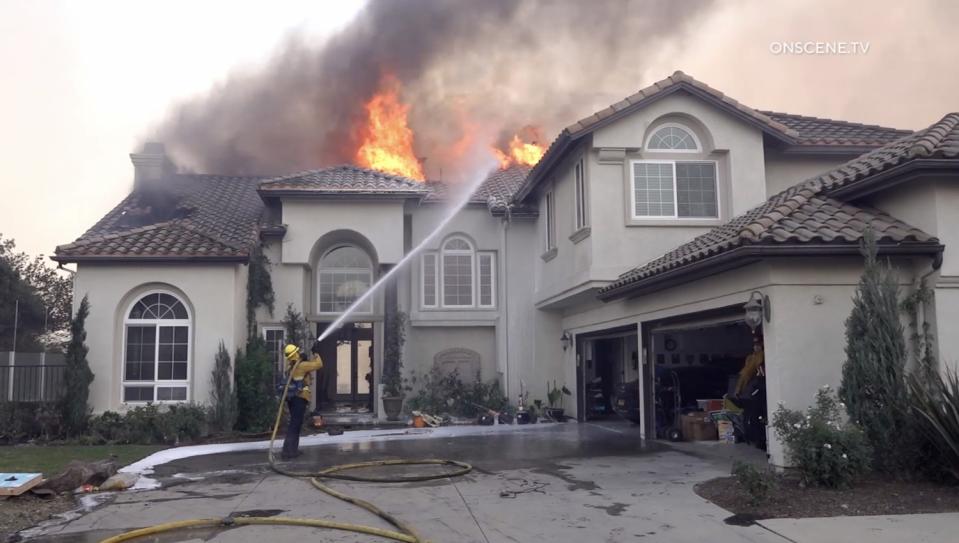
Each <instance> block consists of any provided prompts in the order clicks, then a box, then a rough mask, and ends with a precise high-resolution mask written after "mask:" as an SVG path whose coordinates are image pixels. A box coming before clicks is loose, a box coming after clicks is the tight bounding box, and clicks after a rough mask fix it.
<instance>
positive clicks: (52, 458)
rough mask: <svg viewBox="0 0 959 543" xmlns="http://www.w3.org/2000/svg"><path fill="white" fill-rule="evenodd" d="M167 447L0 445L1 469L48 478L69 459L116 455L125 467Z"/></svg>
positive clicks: (88, 458)
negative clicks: (37, 474) (42, 475)
mask: <svg viewBox="0 0 959 543" xmlns="http://www.w3.org/2000/svg"><path fill="white" fill-rule="evenodd" d="M165 448H166V447H163V446H160V445H86V446H84V445H50V446H42V445H22V446H3V447H0V472H6V473H11V472H13V473H43V474H44V475H45V476H47V477H50V476H52V475H56V474H57V473H59V472H60V471H62V470H63V467H64V466H66V465H67V463H69V462H70V461H71V460H86V461H90V460H104V459H106V458H108V457H109V456H110V455H111V454H113V455H116V457H117V462H118V463H119V465H120V466H126V465H127V464H131V463H133V462H136V461H137V460H139V459H141V458H144V457H146V456H148V455H150V454H153V453H155V452H156V451H159V450H161V449H165Z"/></svg>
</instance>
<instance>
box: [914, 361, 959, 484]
mask: <svg viewBox="0 0 959 543" xmlns="http://www.w3.org/2000/svg"><path fill="white" fill-rule="evenodd" d="M909 391H910V398H911V402H912V410H913V413H915V414H917V415H918V416H917V426H918V427H919V429H920V430H921V431H922V432H923V434H924V435H925V436H926V438H927V439H929V441H930V442H932V444H933V446H935V448H936V450H937V451H938V453H939V454H938V458H936V460H937V463H938V464H940V465H941V467H942V468H943V469H944V470H945V471H946V472H947V473H949V474H950V475H952V477H953V478H955V479H956V480H959V370H956V369H952V368H949V369H947V370H946V373H945V375H940V376H938V377H937V378H934V379H926V378H924V376H920V375H912V376H910V379H909Z"/></svg>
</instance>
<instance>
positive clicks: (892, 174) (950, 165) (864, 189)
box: [826, 158, 959, 200]
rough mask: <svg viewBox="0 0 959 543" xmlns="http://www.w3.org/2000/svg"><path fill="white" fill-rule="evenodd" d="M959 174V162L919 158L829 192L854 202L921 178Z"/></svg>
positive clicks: (831, 194) (828, 192)
mask: <svg viewBox="0 0 959 543" xmlns="http://www.w3.org/2000/svg"><path fill="white" fill-rule="evenodd" d="M956 172H959V160H957V159H949V158H918V159H913V160H910V161H908V162H904V163H902V164H899V165H897V166H893V167H892V168H889V169H888V170H884V171H882V172H879V173H877V174H875V175H871V176H868V177H864V178H862V179H859V180H857V181H854V182H852V183H849V184H847V185H845V186H842V187H839V188H836V189H831V190H827V191H826V193H827V194H828V195H829V196H831V197H833V198H840V199H843V200H853V199H856V198H862V197H865V196H869V195H870V194H874V193H876V192H879V191H882V190H886V189H888V188H891V187H894V186H896V185H900V184H902V183H906V182H908V181H912V180H914V179H916V178H919V177H925V176H930V175H936V174H955V173H956Z"/></svg>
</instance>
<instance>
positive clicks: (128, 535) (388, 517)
mask: <svg viewBox="0 0 959 543" xmlns="http://www.w3.org/2000/svg"><path fill="white" fill-rule="evenodd" d="M297 364H299V362H297ZM295 369H296V366H295V365H294V367H293V368H292V369H291V370H290V376H289V377H288V378H287V380H286V385H285V386H284V387H283V393H282V394H281V395H280V401H279V405H278V407H277V411H276V421H275V422H274V423H273V432H272V433H271V434H270V447H269V449H268V450H269V452H268V458H269V461H270V468H271V469H273V471H275V472H277V473H279V474H281V475H286V476H287V477H293V478H296V479H309V480H310V483H311V484H312V485H313V486H314V487H315V488H316V489H317V490H319V491H321V492H324V493H326V494H328V495H330V496H332V497H334V498H337V499H339V500H343V501H345V502H347V503H350V504H353V505H355V506H357V507H361V508H363V509H365V510H367V511H369V512H370V513H372V514H374V515H376V516H378V517H379V518H381V519H383V520H384V521H386V522H387V523H389V524H390V525H391V526H393V527H395V528H396V530H387V529H383V528H377V527H374V526H365V525H362V524H352V523H348V522H336V521H332V520H325V519H312V518H295V517H225V518H205V519H191V520H181V521H175V522H167V523H164V524H157V525H155V526H149V527H147V528H141V529H138V530H131V531H129V532H124V533H122V534H120V535H116V536H113V537H110V538H107V539H104V540H103V541H102V542H101V543H121V542H124V541H131V540H134V539H137V538H140V537H145V536H150V535H156V534H160V533H165V532H172V531H175V530H183V529H188V528H217V527H222V528H231V527H236V526H254V525H265V526H278V525H281V526H303V527H307V528H327V529H330V530H343V531H348V532H357V533H362V534H368V535H372V536H377V537H381V538H385V539H391V540H394V541H402V542H404V543H426V541H427V540H425V539H422V538H421V537H420V536H419V535H418V534H417V533H416V531H415V530H414V529H413V527H412V526H410V525H409V524H407V523H405V522H403V521H402V520H400V519H398V518H396V517H395V516H393V515H392V514H390V513H387V512H386V511H384V510H382V509H380V508H379V507H377V506H376V505H373V504H372V503H370V502H368V501H366V500H361V499H359V498H354V497H352V496H348V495H346V494H343V493H342V492H339V491H337V490H334V489H332V488H330V487H329V486H327V485H325V484H324V483H323V482H322V479H340V480H344V481H359V482H368V483H413V482H419V481H433V480H437V479H447V478H452V477H459V476H462V475H466V474H467V473H469V472H470V471H472V469H473V467H472V466H471V465H469V464H466V463H464V462H458V461H456V460H442V459H422V460H376V461H372V462H359V463H355V464H342V465H338V466H333V467H330V468H326V469H322V470H319V471H312V472H311V471H303V472H300V471H293V470H289V469H286V468H284V467H282V466H278V465H277V464H276V458H275V457H274V455H273V443H274V442H275V441H276V434H277V433H278V431H279V429H280V422H281V421H282V419H283V400H284V398H286V394H287V391H288V390H289V388H290V382H291V381H292V380H293V370H295ZM423 465H441V466H450V467H452V468H453V469H452V471H449V472H445V473H439V474H432V475H407V476H398V477H388V476H382V477H376V476H362V475H354V474H350V473H346V472H348V471H351V470H356V469H362V468H371V467H382V466H423Z"/></svg>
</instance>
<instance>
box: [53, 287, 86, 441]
mask: <svg viewBox="0 0 959 543" xmlns="http://www.w3.org/2000/svg"><path fill="white" fill-rule="evenodd" d="M89 315H90V302H89V301H88V300H87V297H86V296H84V297H83V300H81V301H80V307H79V308H78V309H77V314H76V316H75V317H74V318H73V319H71V320H70V343H69V345H68V346H67V354H66V369H65V371H64V376H63V382H64V384H65V388H64V392H63V397H62V398H61V399H60V402H59V408H60V417H61V420H62V421H63V429H64V432H65V433H66V434H67V435H68V436H77V435H80V433H81V432H83V430H84V427H85V426H86V424H87V418H88V417H89V415H90V408H89V406H88V405H87V399H88V398H89V396H90V383H92V382H93V372H92V371H91V370H90V364H89V363H88V362H87V351H89V349H88V348H87V346H86V344H85V343H84V342H85V341H86V339H87V331H86V328H85V327H86V320H87V316H89Z"/></svg>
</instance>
